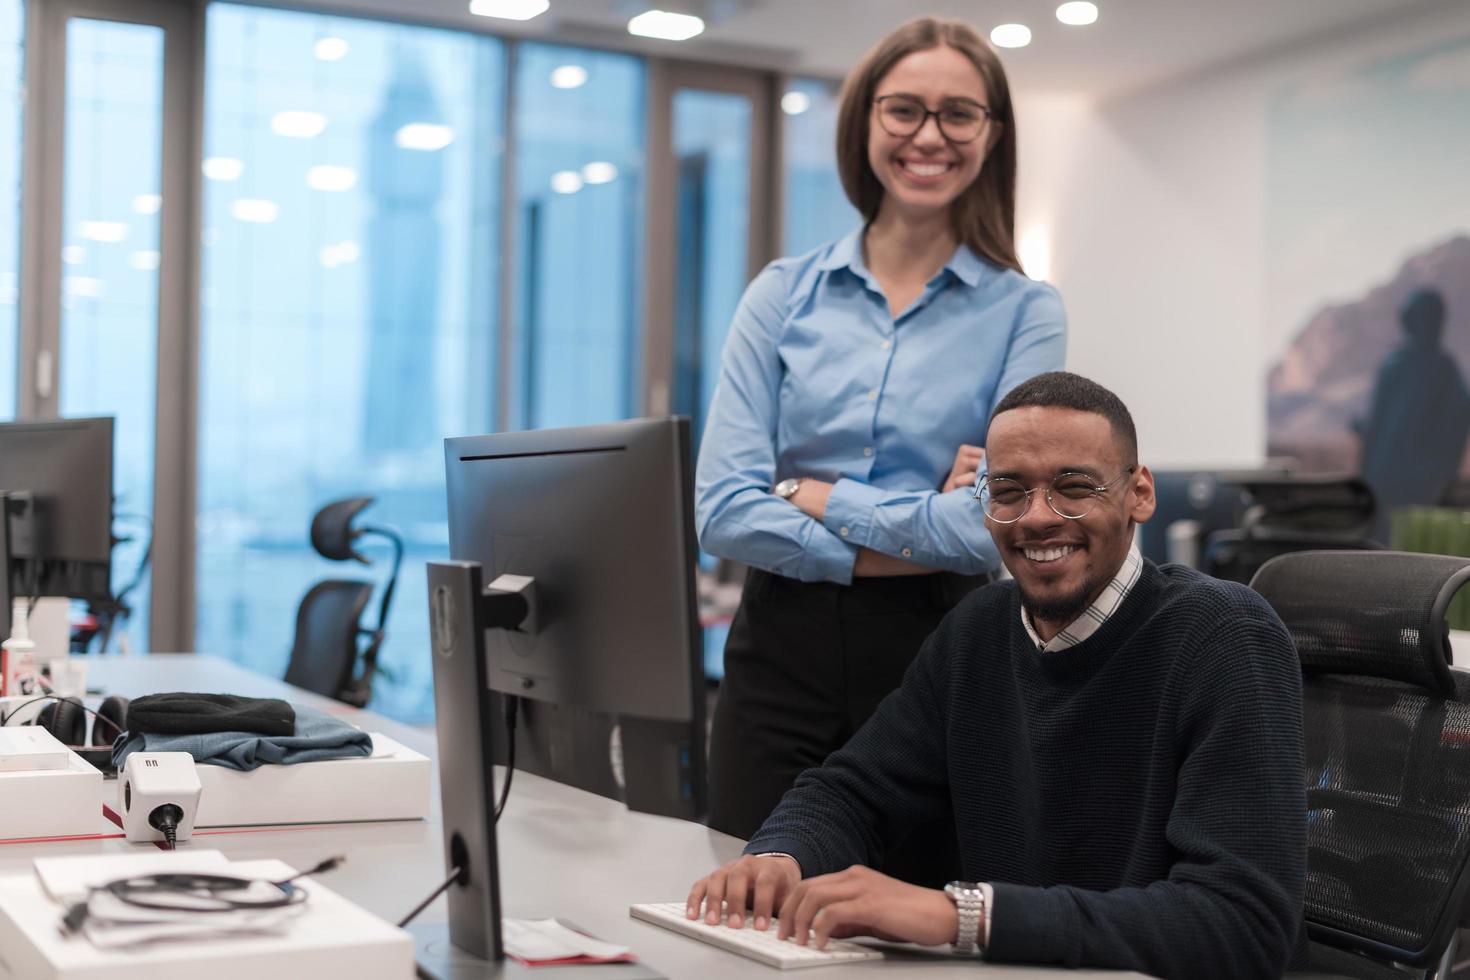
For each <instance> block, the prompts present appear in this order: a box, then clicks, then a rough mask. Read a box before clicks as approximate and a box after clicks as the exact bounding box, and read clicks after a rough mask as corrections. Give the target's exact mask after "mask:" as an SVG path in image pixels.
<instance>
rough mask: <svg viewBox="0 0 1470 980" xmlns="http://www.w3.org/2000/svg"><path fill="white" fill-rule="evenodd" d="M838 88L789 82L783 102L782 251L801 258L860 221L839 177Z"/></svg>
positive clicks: (830, 84)
mask: <svg viewBox="0 0 1470 980" xmlns="http://www.w3.org/2000/svg"><path fill="white" fill-rule="evenodd" d="M838 88H839V87H838V85H837V84H836V83H835V82H823V81H817V80H814V79H806V78H796V79H792V80H790V81H789V82H788V83H787V85H786V89H785V91H784V92H783V93H782V96H781V110H782V118H783V119H784V120H785V126H784V133H783V138H784V145H785V154H786V173H785V174H784V175H783V178H784V180H785V194H784V197H785V214H784V216H783V217H784V222H785V225H784V226H785V234H784V236H783V241H782V245H781V247H782V250H783V251H784V252H785V253H786V254H787V255H799V254H801V253H802V252H806V251H809V250H810V249H813V248H816V247H817V246H818V245H821V244H822V243H823V242H827V241H831V240H832V239H834V238H839V237H841V236H842V235H845V234H847V233H848V232H849V231H851V230H852V229H853V228H855V227H856V226H857V224H858V222H859V221H860V220H861V219H860V218H859V216H858V213H857V209H856V208H854V207H853V206H852V205H851V204H849V203H848V200H847V196H846V195H845V194H844V193H843V191H842V181H841V180H840V179H839V178H838V176H837V147H836V144H837V106H838Z"/></svg>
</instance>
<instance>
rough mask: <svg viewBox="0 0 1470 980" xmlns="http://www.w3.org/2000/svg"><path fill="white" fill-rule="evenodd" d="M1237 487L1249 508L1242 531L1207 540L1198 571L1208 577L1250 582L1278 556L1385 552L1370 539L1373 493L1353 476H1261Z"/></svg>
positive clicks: (1213, 536)
mask: <svg viewBox="0 0 1470 980" xmlns="http://www.w3.org/2000/svg"><path fill="white" fill-rule="evenodd" d="M1241 486H1242V487H1243V488H1244V491H1245V495H1246V497H1247V499H1248V500H1249V502H1250V506H1249V508H1248V509H1247V510H1246V514H1245V517H1244V519H1243V520H1242V521H1241V526H1240V527H1238V528H1233V529H1230V530H1223V531H1216V532H1214V533H1213V534H1211V535H1210V536H1209V538H1208V539H1207V540H1206V543H1205V550H1204V554H1203V556H1202V558H1201V561H1200V569H1201V570H1202V571H1204V572H1205V573H1206V574H1208V575H1213V576H1215V577H1216V578H1223V579H1227V580H1229V581H1231V582H1249V581H1251V578H1252V576H1254V575H1255V574H1256V571H1257V570H1258V569H1260V568H1261V566H1262V565H1264V564H1265V563H1266V562H1268V561H1270V560H1271V559H1272V558H1275V557H1276V556H1277V555H1284V554H1288V553H1290V552H1293V551H1326V550H1333V551H1336V550H1349V551H1363V550H1367V549H1370V548H1381V547H1383V545H1382V544H1381V543H1380V542H1377V541H1374V540H1372V539H1371V537H1370V536H1369V535H1370V533H1371V530H1372V527H1373V515H1374V513H1375V512H1376V510H1377V505H1376V503H1375V501H1374V498H1373V491H1372V490H1370V489H1369V488H1368V485H1367V484H1366V483H1364V482H1363V481H1362V480H1360V479H1359V478H1357V477H1355V476H1330V475H1299V474H1296V475H1281V474H1260V475H1258V476H1254V477H1251V478H1248V479H1244V480H1242V481H1241Z"/></svg>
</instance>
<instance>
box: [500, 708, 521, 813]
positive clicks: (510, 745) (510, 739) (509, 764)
mask: <svg viewBox="0 0 1470 980" xmlns="http://www.w3.org/2000/svg"><path fill="white" fill-rule="evenodd" d="M506 702H507V703H506V706H505V736H506V737H505V785H504V786H502V787H500V802H499V803H497V804H495V822H496V823H499V822H500V814H501V812H502V811H503V810H505V801H506V800H507V799H509V798H510V778H511V777H512V776H513V775H515V771H516V712H517V710H518V709H519V707H520V704H521V699H520V698H518V697H516V696H515V695H514V694H512V695H509V696H508V697H507V698H506Z"/></svg>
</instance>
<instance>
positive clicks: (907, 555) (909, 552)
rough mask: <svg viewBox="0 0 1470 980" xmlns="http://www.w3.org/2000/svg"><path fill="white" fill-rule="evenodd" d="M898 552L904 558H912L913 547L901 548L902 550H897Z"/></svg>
mask: <svg viewBox="0 0 1470 980" xmlns="http://www.w3.org/2000/svg"><path fill="white" fill-rule="evenodd" d="M899 554H901V555H903V556H904V557H905V558H912V557H914V549H913V548H905V549H903V551H901V552H899Z"/></svg>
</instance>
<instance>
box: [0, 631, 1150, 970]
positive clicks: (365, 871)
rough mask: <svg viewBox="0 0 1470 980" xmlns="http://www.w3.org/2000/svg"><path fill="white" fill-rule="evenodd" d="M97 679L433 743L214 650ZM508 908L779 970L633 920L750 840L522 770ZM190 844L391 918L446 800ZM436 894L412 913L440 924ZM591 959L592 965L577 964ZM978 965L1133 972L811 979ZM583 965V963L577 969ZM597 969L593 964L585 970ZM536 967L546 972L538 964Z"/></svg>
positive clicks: (678, 953)
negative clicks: (415, 809)
mask: <svg viewBox="0 0 1470 980" xmlns="http://www.w3.org/2000/svg"><path fill="white" fill-rule="evenodd" d="M89 683H90V684H91V685H92V686H94V687H101V688H104V689H106V690H107V691H108V692H109V693H117V694H123V695H127V696H138V695H142V694H147V693H152V692H158V691H206V692H214V693H228V694H241V695H246V696H250V697H281V698H286V699H287V700H291V701H296V702H299V703H306V704H311V705H314V706H316V707H319V708H324V709H327V710H329V711H331V712H332V713H333V714H336V715H339V716H340V717H343V718H345V719H346V720H348V721H350V722H352V723H353V724H356V725H359V726H361V727H362V728H365V729H368V730H371V731H379V732H383V733H384V734H387V735H389V736H390V737H392V738H394V739H396V740H398V741H399V742H402V743H403V744H404V745H407V746H409V747H410V748H413V749H415V750H417V751H419V752H422V753H424V754H426V755H430V756H432V755H434V753H435V748H436V746H435V740H434V737H433V736H432V735H430V734H427V733H425V732H423V731H420V730H418V729H414V728H410V727H408V726H405V725H401V724H398V723H397V722H394V721H391V720H390V719H387V718H383V717H382V716H380V715H375V714H373V713H372V712H368V711H359V710H357V709H354V708H349V707H347V706H345V705H342V704H340V703H338V702H335V701H332V700H330V699H327V698H323V697H319V696H317V695H313V694H309V693H307V692H305V691H301V690H299V689H297V688H294V687H291V686H289V685H287V684H285V683H283V682H281V681H278V680H274V679H272V678H269V677H263V676H261V675H259V674H253V673H250V672H248V671H246V670H244V669H242V668H240V667H238V666H236V665H234V664H231V663H228V662H226V661H223V660H219V659H217V658H214V657H206V656H190V655H154V656H140V657H129V658H122V657H113V658H106V657H103V658H94V659H93V662H92V669H91V674H90V677H89ZM497 835H498V840H499V854H500V882H501V884H500V893H501V902H502V904H503V910H502V911H503V914H505V915H507V916H510V917H513V918H547V917H559V918H564V919H568V920H570V921H572V922H575V923H577V924H578V925H579V926H581V927H583V928H584V929H586V930H587V931H588V932H590V933H592V934H594V935H596V936H598V937H599V938H602V939H606V940H608V941H609V942H615V943H623V944H626V945H628V946H631V947H632V948H633V949H634V950H635V951H636V952H637V953H638V955H639V957H640V958H641V959H642V961H643V962H644V963H645V964H646V965H647V966H649V967H651V968H653V969H655V970H659V971H661V972H662V973H664V974H665V975H666V976H668V977H670V978H676V980H683V978H687V977H698V978H700V980H726V978H737V977H739V978H748V977H752V976H755V977H761V976H769V977H771V978H773V980H774V978H775V977H777V976H779V975H781V973H780V971H776V970H771V969H769V968H767V967H764V966H761V965H759V964H757V963H753V962H752V961H750V960H747V959H744V958H742V957H738V956H736V955H734V954H733V953H727V952H724V951H723V950H719V949H715V948H713V947H710V946H706V945H705V944H703V943H699V942H695V941H693V940H690V939H685V938H683V937H681V936H678V935H675V934H673V933H670V932H667V931H665V930H663V929H660V928H658V927H656V926H651V925H648V924H646V923H642V922H638V921H636V920H633V919H631V918H629V916H628V906H629V905H632V904H635V903H638V902H665V901H679V900H681V899H683V897H684V896H685V895H687V894H688V891H689V886H690V884H691V883H692V882H693V881H694V879H695V878H696V877H698V876H699V875H700V874H702V873H704V872H705V871H708V870H710V869H712V868H714V867H716V866H717V865H719V864H721V863H723V862H725V861H728V860H730V859H732V858H734V857H736V856H737V855H738V854H739V853H740V850H741V847H742V842H741V841H739V840H737V839H736V838H733V837H729V836H726V835H725V834H721V833H717V832H715V831H712V830H709V829H708V828H706V827H704V826H701V825H699V824H694V823H689V822H687V821H682V820H674V819H671V818H668V817H655V816H650V815H648V814H642V813H630V812H629V811H628V810H627V808H625V807H624V806H622V805H621V804H619V803H614V802H613V801H611V800H607V799H604V798H602V797H600V796H595V795H593V794H591V793H586V792H583V791H581V790H577V789H572V788H571V787H568V786H563V785H561V784H560V783H555V782H552V781H550V780H546V779H541V778H538V777H536V776H533V775H530V774H529V773H524V772H517V773H516V775H515V781H514V783H513V784H512V786H511V792H510V799H509V802H508V803H507V805H506V809H505V814H504V816H503V817H502V818H501V821H500V825H499V827H498V828H497ZM136 846H137V845H130V844H128V843H127V842H125V841H122V840H103V841H70V842H58V843H50V844H12V845H0V873H12V872H16V871H23V870H28V869H29V868H30V863H31V861H32V860H33V859H34V858H36V857H41V856H49V855H62V854H77V853H79V852H82V849H84V848H89V849H92V851H93V852H95V853H116V852H119V851H125V850H127V849H129V848H133V847H136ZM193 846H197V847H207V848H212V849H214V848H217V849H219V850H221V851H223V852H224V853H225V854H226V855H228V856H229V857H230V858H231V859H234V860H248V859H254V858H267V857H274V858H280V859H282V860H284V861H286V862H287V863H289V864H291V865H293V866H295V867H298V868H305V867H309V866H310V865H312V864H314V863H315V862H317V861H319V860H321V859H322V858H324V857H327V856H328V855H331V854H346V855H347V863H346V864H345V865H343V866H342V867H341V868H339V869H338V870H335V871H333V872H331V873H330V874H329V875H328V876H326V877H324V878H323V881H324V882H325V883H326V884H328V885H329V886H330V887H331V888H332V889H333V890H335V891H337V892H338V893H340V894H342V895H345V896H347V897H348V898H350V899H352V900H353V901H355V902H357V903H358V904H359V905H361V906H363V907H364V908H366V909H369V910H371V911H372V912H375V913H376V914H378V915H379V916H381V917H383V918H385V919H387V920H389V921H393V922H396V921H397V920H398V919H400V918H402V917H403V916H404V915H405V914H407V912H408V911H409V910H410V909H412V908H413V907H414V905H416V904H417V903H418V902H419V901H421V900H422V899H423V897H424V896H425V895H427V894H428V893H429V892H431V891H432V890H433V889H434V888H435V887H436V886H437V885H439V884H440V883H441V882H442V881H443V880H444V877H445V874H446V869H445V868H444V859H443V850H442V846H443V845H442V843H441V836H440V822H439V810H438V784H437V771H436V774H435V788H434V801H433V805H432V813H431V816H430V819H429V820H427V821H408V822H393V823H372V824H331V825H323V826H310V827H284V828H280V829H274V828H271V829H260V828H254V829H251V830H247V831H244V832H240V833H218V834H209V835H207V836H205V835H201V836H196V838H195V840H194V842H193ZM445 919H446V912H445V902H444V900H443V899H442V898H441V899H439V900H437V901H436V902H435V903H434V904H433V905H430V906H429V907H428V908H427V909H425V910H424V912H423V913H421V914H420V916H419V918H418V919H417V920H416V922H441V923H442V922H444V921H445ZM575 969H578V970H585V969H586V968H575ZM977 969H978V970H983V975H984V976H985V977H987V978H995V980H1002V978H1006V977H1015V978H1021V977H1030V978H1035V977H1039V976H1044V975H1052V976H1066V977H1077V976H1108V977H1121V976H1138V974H1124V973H1113V972H1107V971H1071V970H1068V971H1062V970H1048V969H1041V968H1031V967H1015V966H1001V965H995V964H980V963H976V962H974V961H968V960H954V959H950V958H947V957H946V958H943V959H940V958H935V957H931V956H928V955H922V956H921V957H920V958H909V957H904V958H903V959H898V960H894V959H890V960H887V961H884V962H882V963H871V964H861V965H857V966H850V967H846V968H843V969H841V970H837V969H836V968H818V969H817V970H816V971H815V972H813V973H811V977H812V980H835V978H836V977H837V976H838V975H839V973H840V974H841V975H842V976H844V977H845V976H851V975H856V974H857V973H858V971H862V972H864V973H867V972H876V971H889V972H891V971H893V970H902V971H903V974H904V976H906V977H908V976H912V977H917V978H921V980H922V978H924V977H937V976H940V975H943V976H946V977H953V976H956V975H957V974H956V973H955V972H954V971H969V972H973V971H976V970H977ZM576 975H579V976H580V975H583V974H580V973H579V974H576ZM585 975H586V976H587V977H588V978H589V980H591V978H593V977H595V976H596V974H594V973H587V974H585ZM534 976H537V977H549V976H550V975H549V974H547V973H545V972H542V971H541V970H538V971H537V972H536V973H535V974H534Z"/></svg>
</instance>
